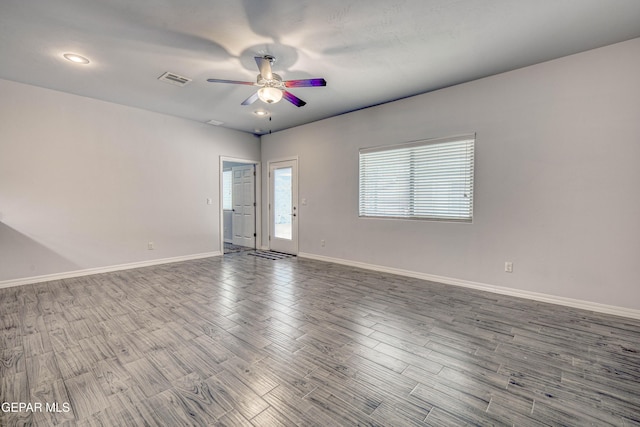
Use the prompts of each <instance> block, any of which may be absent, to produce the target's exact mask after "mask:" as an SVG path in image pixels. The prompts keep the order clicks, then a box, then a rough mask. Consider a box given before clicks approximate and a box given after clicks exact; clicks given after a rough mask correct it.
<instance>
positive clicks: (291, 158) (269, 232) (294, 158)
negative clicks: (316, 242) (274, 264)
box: [265, 155, 300, 254]
mask: <svg viewBox="0 0 640 427" xmlns="http://www.w3.org/2000/svg"><path fill="white" fill-rule="evenodd" d="M289 161H293V162H295V163H296V174H295V176H294V177H293V179H294V180H295V188H296V190H297V191H296V194H294V198H295V201H296V202H297V201H298V196H299V194H298V193H299V191H300V187H299V182H298V176H299V174H300V160H299V159H298V156H297V155H296V156H288V157H280V158H276V159H271V160H268V161H267V167H266V170H265V172H266V178H267V181H266V182H267V185H266V187H267V198H266V206H267V209H266V211H267V213H266V217H267V236H266V237H267V241H266V243H267V248H268V249H271V241H270V240H269V236H271V235H272V234H273V232H274V230H271V211H270V209H269V203H271V178H272V177H271V176H270V175H269V174H270V172H271V164H272V163H280V162H289ZM297 215H298V219H297V220H296V221H294V222H293V227H295V233H294V234H295V236H296V242H295V248H296V250H295V252H296V254H297V253H298V252H299V251H300V234H299V231H300V228H299V227H298V223H299V221H300V210H299V209H298V212H297Z"/></svg>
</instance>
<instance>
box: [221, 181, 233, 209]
mask: <svg viewBox="0 0 640 427" xmlns="http://www.w3.org/2000/svg"><path fill="white" fill-rule="evenodd" d="M232 188H233V172H232V171H224V172H222V209H224V210H229V211H230V210H231V209H233V204H232V201H231V193H232V191H231V189H232Z"/></svg>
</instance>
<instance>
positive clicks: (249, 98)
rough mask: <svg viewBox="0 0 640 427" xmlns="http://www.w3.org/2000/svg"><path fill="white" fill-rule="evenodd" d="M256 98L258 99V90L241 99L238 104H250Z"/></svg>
mask: <svg viewBox="0 0 640 427" xmlns="http://www.w3.org/2000/svg"><path fill="white" fill-rule="evenodd" d="M257 100H258V92H256V93H254V94H253V95H251V96H250V97H248V98H247V99H245V100H244V101H242V104H240V105H251V104H253V103H254V102H256V101H257Z"/></svg>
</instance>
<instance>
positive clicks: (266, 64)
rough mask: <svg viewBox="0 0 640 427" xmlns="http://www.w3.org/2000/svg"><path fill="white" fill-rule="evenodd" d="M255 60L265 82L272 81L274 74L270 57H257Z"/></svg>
mask: <svg viewBox="0 0 640 427" xmlns="http://www.w3.org/2000/svg"><path fill="white" fill-rule="evenodd" d="M255 60H256V64H258V69H259V70H260V74H261V75H262V78H263V79H265V80H271V79H272V78H273V73H272V72H271V61H270V60H269V57H264V56H256V57H255Z"/></svg>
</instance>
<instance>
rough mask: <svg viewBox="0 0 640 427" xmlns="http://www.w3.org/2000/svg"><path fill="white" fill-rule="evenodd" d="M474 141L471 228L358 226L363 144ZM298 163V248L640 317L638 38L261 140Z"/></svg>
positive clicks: (269, 151) (266, 152)
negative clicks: (508, 269) (510, 267)
mask: <svg viewBox="0 0 640 427" xmlns="http://www.w3.org/2000/svg"><path fill="white" fill-rule="evenodd" d="M347 95H348V94H345V96H347ZM469 132H476V133H477V140H476V175H475V177H476V181H475V196H474V197H475V210H474V220H473V224H459V223H443V222H428V221H402V220H379V219H361V218H359V217H358V149H359V148H361V147H370V146H377V145H386V144H390V143H400V142H404V141H411V140H417V139H426V138H435V137H445V136H450V135H456V134H461V133H469ZM294 155H298V156H299V159H300V160H299V171H300V172H299V196H300V198H306V199H307V201H308V205H307V206H300V208H299V227H300V228H299V230H300V232H299V235H300V251H301V252H305V253H309V254H314V255H321V256H326V257H332V258H339V259H343V260H350V261H357V262H363V263H369V264H375V265H380V266H386V267H392V268H397V269H404V270H409V271H414V272H419V273H424V274H431V275H438V276H443V277H447V278H453V279H458V280H463V281H472V282H478V283H482V284H488V285H491V286H500V287H504V288H512V289H516V290H522V291H528V292H539V293H544V294H550V295H554V296H558V297H565V298H572V299H578V300H583V301H590V302H596V303H600V304H607V305H613V306H618V307H626V308H630V309H640V286H639V283H640V262H639V260H640V226H639V225H638V224H639V221H640V191H638V185H639V184H640V167H638V161H639V159H640V39H635V40H631V41H628V42H625V43H621V44H617V45H613V46H609V47H605V48H602V49H597V50H593V51H589V52H585V53H582V54H578V55H574V56H570V57H566V58H562V59H559V60H555V61H551V62H547V63H543V64H539V65H535V66H532V67H528V68H524V69H520V70H516V71H513V72H510V73H505V74H501V75H497V76H493V77H490V78H486V79H482V80H478V81H475V82H471V83H467V84H463V85H459V86H454V87H450V88H447V89H443V90H440V91H436V92H432V93H428V94H424V95H420V96H416V97H412V98H408V99H404V100H400V101H397V102H393V103H390V104H385V105H381V106H378V107H374V108H369V109H366V110H361V111H357V112H353V113H350V114H346V115H342V116H338V117H334V118H331V119H327V120H323V121H320V122H316V123H312V124H308V125H305V126H300V127H297V128H293V129H289V130H286V131H282V132H277V133H274V134H271V135H265V136H263V138H262V161H263V164H266V163H267V162H268V161H269V160H272V159H276V158H282V157H287V156H294ZM263 179H265V180H266V175H264V176H263ZM265 182H266V181H265ZM266 187H267V186H266V185H265V186H263V188H264V189H265V191H264V197H265V198H264V199H263V200H266ZM263 218H267V215H263ZM267 229H268V228H267V224H266V222H265V223H264V224H263V230H265V233H266V230H267ZM264 239H265V240H263V241H265V242H266V241H267V240H266V236H265V237H264ZM321 239H325V240H326V247H321V246H320V240H321ZM505 261H512V262H513V263H514V272H513V273H511V274H508V273H505V272H504V262H505Z"/></svg>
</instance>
